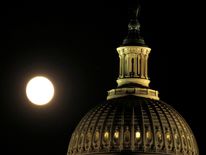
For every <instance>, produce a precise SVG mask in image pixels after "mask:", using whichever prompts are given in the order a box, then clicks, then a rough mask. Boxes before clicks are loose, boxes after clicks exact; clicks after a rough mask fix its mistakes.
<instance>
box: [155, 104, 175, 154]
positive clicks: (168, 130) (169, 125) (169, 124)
mask: <svg viewBox="0 0 206 155" xmlns="http://www.w3.org/2000/svg"><path fill="white" fill-rule="evenodd" d="M157 106H159V108H160V109H161V110H162V113H163V114H164V118H165V119H166V120H167V124H168V129H167V131H166V132H168V133H169V134H168V135H170V136H171V135H172V136H173V135H174V132H173V130H172V126H171V121H170V120H169V117H168V115H167V114H166V112H165V110H166V109H165V107H164V108H163V107H162V106H160V105H159V104H157ZM168 140H169V138H168V139H167V136H166V139H165V142H166V147H168V149H166V150H168V151H169V150H171V149H172V148H173V147H174V139H173V140H172V143H173V144H172V146H171V145H170V146H169V145H168V143H167V141H168ZM170 147H172V148H170Z"/></svg>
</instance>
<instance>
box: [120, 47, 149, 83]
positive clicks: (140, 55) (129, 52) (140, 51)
mask: <svg viewBox="0 0 206 155" xmlns="http://www.w3.org/2000/svg"><path fill="white" fill-rule="evenodd" d="M117 51H118V53H119V60H120V61H119V62H120V63H119V78H120V79H122V78H142V79H148V55H149V52H150V48H148V47H140V46H132V47H131V46H130V47H127V46H126V47H119V48H117Z"/></svg>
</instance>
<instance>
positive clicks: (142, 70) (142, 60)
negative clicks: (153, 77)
mask: <svg viewBox="0 0 206 155" xmlns="http://www.w3.org/2000/svg"><path fill="white" fill-rule="evenodd" d="M144 77H145V76H144V55H143V53H141V78H144Z"/></svg>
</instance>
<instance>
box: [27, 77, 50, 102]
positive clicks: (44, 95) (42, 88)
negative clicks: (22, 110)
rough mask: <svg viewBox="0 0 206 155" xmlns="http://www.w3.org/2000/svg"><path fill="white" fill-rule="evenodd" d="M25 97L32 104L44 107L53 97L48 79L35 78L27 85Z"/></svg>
mask: <svg viewBox="0 0 206 155" xmlns="http://www.w3.org/2000/svg"><path fill="white" fill-rule="evenodd" d="M26 95H27V98H28V99H29V101H31V102H32V103H33V104H36V105H45V104H47V103H49V102H50V101H51V100H52V98H53V97H54V86H53V84H52V82H51V81H50V80H49V79H48V78H46V77H43V76H36V77H34V78H32V79H31V80H30V81H29V82H28V83H27V86H26Z"/></svg>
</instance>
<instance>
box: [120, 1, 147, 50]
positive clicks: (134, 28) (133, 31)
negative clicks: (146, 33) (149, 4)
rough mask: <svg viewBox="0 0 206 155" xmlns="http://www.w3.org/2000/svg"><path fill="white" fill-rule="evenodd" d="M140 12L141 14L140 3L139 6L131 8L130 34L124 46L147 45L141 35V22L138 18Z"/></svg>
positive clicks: (124, 41)
mask: <svg viewBox="0 0 206 155" xmlns="http://www.w3.org/2000/svg"><path fill="white" fill-rule="evenodd" d="M139 14H140V4H139V3H138V6H137V8H135V9H134V8H133V9H131V12H130V21H129V24H128V35H127V37H126V38H125V39H124V40H123V46H128V45H132V46H135V45H138V46H146V45H145V42H144V39H143V38H142V37H141V36H140V23H139V20H138V17H139Z"/></svg>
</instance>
